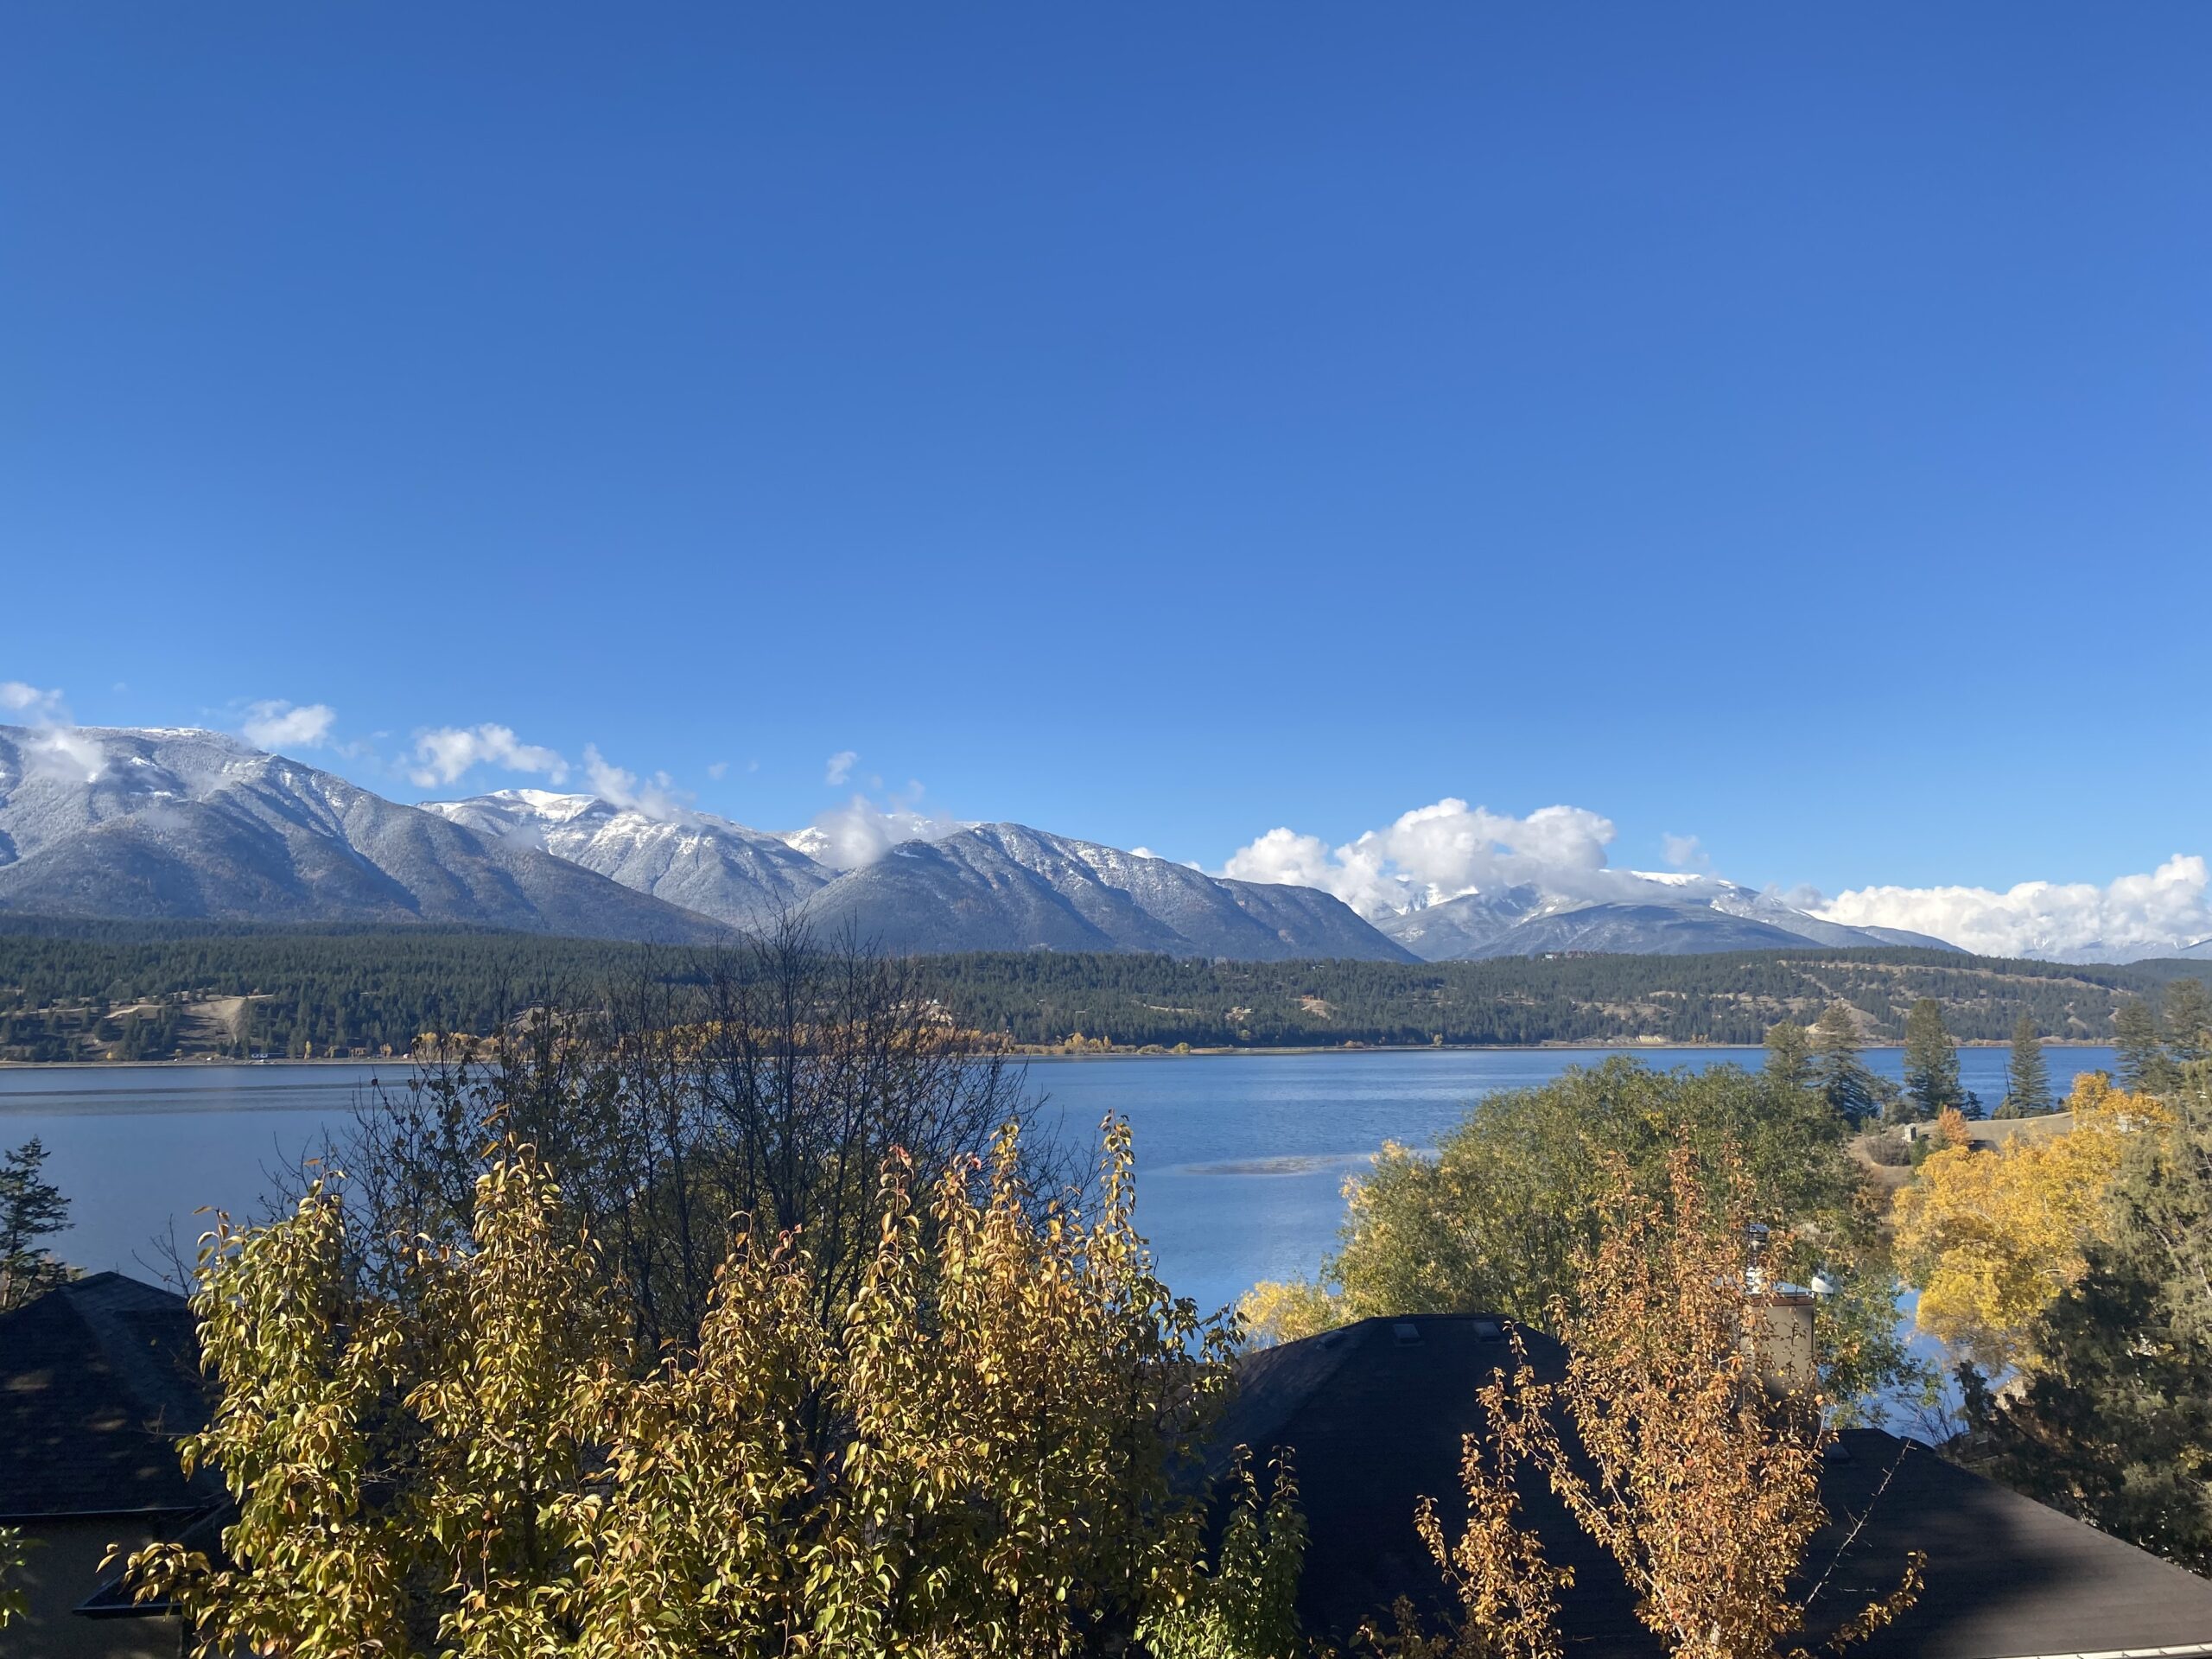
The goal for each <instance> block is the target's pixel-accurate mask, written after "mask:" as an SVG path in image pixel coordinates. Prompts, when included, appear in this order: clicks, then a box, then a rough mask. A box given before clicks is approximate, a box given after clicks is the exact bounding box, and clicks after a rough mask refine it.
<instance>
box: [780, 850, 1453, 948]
mask: <svg viewBox="0 0 2212 1659" xmlns="http://www.w3.org/2000/svg"><path fill="white" fill-rule="evenodd" d="M806 915H807V918H808V919H809V920H810V921H811V922H812V923H813V924H814V925H816V926H817V928H822V929H824V930H827V931H836V930H841V929H842V928H845V927H847V926H850V927H851V928H852V929H853V930H854V931H856V932H857V933H859V934H860V935H861V937H863V938H868V939H873V940H874V941H876V942H878V943H879V944H881V945H882V946H883V947H884V948H885V949H887V950H901V951H953V950H1038V949H1043V950H1147V951H1160V952H1163V953H1165V954H1166V955H1169V956H1177V957H1234V958H1236V959H1239V960H1244V961H1262V962H1265V961H1284V960H1288V959H1292V958H1297V957H1346V958H1353V959H1358V960H1366V961H1383V962H1404V961H1409V960H1411V959H1412V958H1411V957H1410V956H1409V955H1408V953H1407V952H1406V951H1405V950H1402V948H1401V947H1399V946H1398V945H1396V944H1393V943H1392V942H1391V941H1390V940H1389V939H1388V938H1384V937H1383V935H1382V934H1380V933H1378V932H1377V931H1376V930H1375V929H1374V928H1373V927H1372V926H1370V925H1369V924H1367V923H1366V922H1363V921H1362V920H1361V919H1360V918H1359V917H1358V916H1357V915H1356V914H1354V913H1353V912H1352V911H1351V909H1350V908H1349V907H1348V906H1345V905H1344V904H1343V903H1342V902H1341V901H1340V900H1338V899H1335V898H1333V897H1332V896H1331V895H1329V894H1327V893H1321V892H1319V891H1318V890H1317V889H1314V888H1312V887H1276V886H1271V885H1268V884H1265V883H1260V882H1249V881H1230V880H1220V879H1217V878H1216V877H1213V876H1209V875H1205V874H1201V873H1199V872H1198V871H1197V870H1193V869H1190V868H1186V867H1185V866H1184V865H1180V864H1175V863H1171V862H1170V861H1167V860H1166V859H1160V858H1142V857H1139V856H1138V855H1135V854H1134V853H1125V852H1122V851H1120V850H1118V849H1115V848H1111V847H1102V846H1099V845H1097V844H1096V842H1083V841H1075V840H1071V839H1070V838H1068V837H1066V836H1052V835H1047V834H1046V833H1044V832H1043V831H1041V830H1036V829H1029V828H1027V827H1026V826H1024V825H1021V824H1015V823H988V824H979V825H976V826H975V827H974V828H972V829H963V830H961V831H959V832H958V833H957V834H955V835H951V836H946V837H944V839H943V840H941V841H933V842H921V841H913V842H902V843H901V844H899V846H897V847H894V848H893V849H891V851H890V852H889V853H887V854H886V855H884V856H883V857H882V858H881V859H880V860H878V861H876V862H875V863H874V864H871V865H868V866H866V867H865V868H861V869H857V870H854V871H852V872H850V873H849V874H846V875H843V876H841V877H839V878H838V879H837V880H836V881H834V882H832V883H830V884H829V886H828V887H824V888H823V890H822V891H821V893H818V894H817V896H816V897H815V899H813V900H812V902H811V903H810V904H809V906H807V910H806Z"/></svg>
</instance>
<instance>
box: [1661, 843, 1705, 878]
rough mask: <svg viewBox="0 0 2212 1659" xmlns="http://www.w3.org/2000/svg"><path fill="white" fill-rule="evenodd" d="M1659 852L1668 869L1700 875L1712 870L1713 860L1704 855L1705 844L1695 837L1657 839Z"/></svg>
mask: <svg viewBox="0 0 2212 1659" xmlns="http://www.w3.org/2000/svg"><path fill="white" fill-rule="evenodd" d="M1659 850H1660V852H1661V853H1662V855H1664V857H1665V858H1666V861H1667V865H1668V868H1670V869H1676V870H1696V871H1699V872H1700V873H1702V872H1704V871H1707V870H1709V869H1711V868H1713V860H1712V859H1711V858H1709V857H1707V855H1706V850H1705V843H1704V842H1701V841H1700V840H1699V839H1698V838H1697V837H1696V836H1660V837H1659Z"/></svg>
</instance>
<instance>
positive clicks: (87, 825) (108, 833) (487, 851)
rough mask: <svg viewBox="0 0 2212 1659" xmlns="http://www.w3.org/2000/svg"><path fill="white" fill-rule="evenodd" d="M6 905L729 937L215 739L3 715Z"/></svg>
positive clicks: (1, 874)
mask: <svg viewBox="0 0 2212 1659" xmlns="http://www.w3.org/2000/svg"><path fill="white" fill-rule="evenodd" d="M0 910H8V911H16V912H38V913H44V914H50V915H76V916H113V917H137V918H149V917H205V918H213V919H222V920H233V921H271V922H310V921H365V922H407V921H435V922H474V923H481V924H484V925H490V926H497V927H511V928H520V929H525V930H529V931H537V932H559V933H568V934H575V935H579V936H582V937H586V938H625V939H652V940H662V941H671V942H675V941H686V942H705V941H708V940H710V939H715V938H722V937H725V936H726V935H725V931H724V930H723V929H722V928H721V927H720V926H719V925H717V924H715V923H714V922H711V921H709V919H707V918H705V917H703V916H700V915H697V914H696V913H694V912H690V911H688V910H682V909H678V908H677V906H673V905H667V904H663V903H661V902H660V901H659V900H658V899H653V898H652V897H650V896H648V895H646V894H645V893H639V892H636V891H634V890H632V888H630V887H625V886H623V885H622V884H620V883H619V882H615V881H611V880H607V879H606V878H605V877H603V876H600V875H595V874H592V873H591V872H590V871H588V870H585V869H582V868H579V867H578V866H576V865H575V864H572V863H569V862H568V861H565V860H563V859H559V858H556V857H553V856H551V855H549V854H546V853H543V852H541V851H538V850H537V849H534V848H531V847H528V846H522V845H518V844H516V843H514V842H509V841H506V840H504V839H502V838H500V837H498V836H485V835H481V834H480V833H478V832H477V831H475V830H474V829H469V828H467V826H465V825H462V824H458V823H450V822H448V820H446V819H444V818H442V817H439V816H437V815H436V814H435V813H431V812H424V811H422V810H418V809H417V808H415V807H411V806H401V805H397V804H394V803H393V802H391V801H387V800H385V799H384V798H382V797H380V796H378V795H373V794H371V793H370V792H369V791H367V790H365V789H362V788H359V786H358V785H353V784H351V783H348V782H347V781H346V779H343V778H340V777H336V776H334V775H333V774H332V773H330V772H322V771H320V770H318V769H317V768H315V767H313V766H302V764H300V763H299V762H298V761H296V760H286V759H284V758H283V757H282V756H279V755H273V754H264V753H261V752H260V751H258V750H257V749H251V748H248V747H246V746H245V745H244V744H242V743H239V742H238V741H235V740H233V739H231V738H228V737H225V736H222V735H220V734H218V733H214V732H202V731H189V730H183V731H180V730H149V729H135V728H93V727H72V728H27V727H21V726H0Z"/></svg>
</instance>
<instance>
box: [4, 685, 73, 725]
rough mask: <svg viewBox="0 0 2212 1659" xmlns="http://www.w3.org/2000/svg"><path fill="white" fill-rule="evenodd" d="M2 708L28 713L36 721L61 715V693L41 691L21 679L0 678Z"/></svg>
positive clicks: (22, 713) (17, 713) (58, 717)
mask: <svg viewBox="0 0 2212 1659" xmlns="http://www.w3.org/2000/svg"><path fill="white" fill-rule="evenodd" d="M0 709H5V710H7V712H8V713H10V714H11V715H29V716H30V718H31V719H33V720H35V721H49V720H58V719H60V717H61V693H60V692H59V691H41V690H39V689H38V687H36V686H35V685H26V684H24V683H23V682H22V681H21V680H0Z"/></svg>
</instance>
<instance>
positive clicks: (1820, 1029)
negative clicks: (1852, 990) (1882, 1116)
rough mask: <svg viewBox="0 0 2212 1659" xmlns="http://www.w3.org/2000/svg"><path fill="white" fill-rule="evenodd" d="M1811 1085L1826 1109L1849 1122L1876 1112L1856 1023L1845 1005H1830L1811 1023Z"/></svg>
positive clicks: (1870, 1075)
mask: <svg viewBox="0 0 2212 1659" xmlns="http://www.w3.org/2000/svg"><path fill="white" fill-rule="evenodd" d="M1812 1044H1813V1086H1814V1087H1815V1088H1816V1089H1818V1090H1820V1091H1821V1095H1822V1096H1824V1097H1825V1098H1826V1099H1827V1103H1828V1104H1829V1106H1831V1107H1832V1108H1834V1110H1835V1111H1836V1112H1837V1113H1838V1114H1839V1115H1840V1116H1842V1117H1843V1118H1844V1119H1845V1120H1846V1121H1847V1122H1851V1123H1863V1122H1866V1120H1867V1119H1868V1118H1870V1117H1872V1116H1873V1115H1874V1113H1875V1111H1876V1110H1877V1109H1878V1102H1879V1094H1878V1091H1877V1090H1876V1089H1875V1086H1874V1076H1873V1073H1872V1072H1871V1071H1868V1070H1867V1069H1866V1062H1865V1061H1863V1060H1861V1059H1860V1058H1859V1020H1858V1017H1857V1016H1856V1015H1855V1014H1853V1012H1852V1009H1851V1005H1850V1004H1849V1003H1847V1002H1831V1003H1829V1004H1828V1006H1827V1008H1825V1009H1824V1010H1822V1012H1821V1017H1820V1018H1819V1019H1818V1020H1815V1021H1814V1023H1813V1030H1812Z"/></svg>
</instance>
